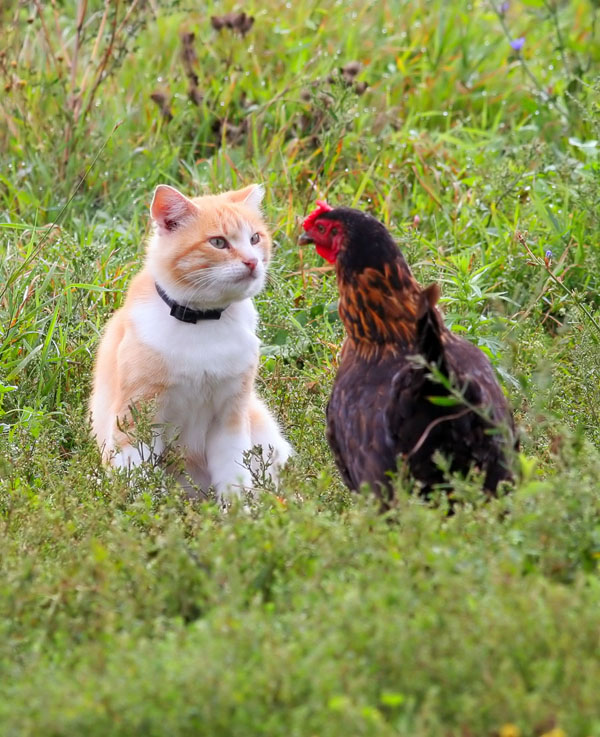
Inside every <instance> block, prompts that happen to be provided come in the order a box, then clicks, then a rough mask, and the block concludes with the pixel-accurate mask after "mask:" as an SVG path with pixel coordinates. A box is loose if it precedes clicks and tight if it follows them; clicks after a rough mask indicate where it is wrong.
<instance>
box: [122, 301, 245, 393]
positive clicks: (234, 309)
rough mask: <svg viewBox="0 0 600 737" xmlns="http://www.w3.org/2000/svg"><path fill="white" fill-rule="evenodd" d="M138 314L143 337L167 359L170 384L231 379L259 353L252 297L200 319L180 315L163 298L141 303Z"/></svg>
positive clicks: (136, 322) (135, 312)
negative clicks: (215, 317) (173, 313)
mask: <svg viewBox="0 0 600 737" xmlns="http://www.w3.org/2000/svg"><path fill="white" fill-rule="evenodd" d="M132 318H133V324H134V326H135V330H136V333H137V335H138V337H139V339H140V340H142V341H143V342H144V343H145V344H146V345H148V346H149V347H150V348H152V349H153V350H154V351H156V352H157V353H158V354H159V355H160V356H161V357H162V359H163V361H164V362H165V365H166V366H167V368H168V376H169V384H170V385H176V384H179V383H180V382H184V383H186V384H189V385H190V389H191V388H192V386H193V385H196V386H195V387H194V388H200V387H199V386H198V385H199V384H204V383H206V384H208V385H210V384H213V383H215V382H216V383H219V381H225V382H227V380H228V379H234V378H235V377H237V376H243V375H245V374H246V373H247V372H248V370H249V369H251V368H252V367H253V366H254V365H255V364H256V361H257V359H258V350H259V340H258V338H257V337H256V335H255V332H254V331H255V328H256V310H255V308H254V305H253V304H252V302H251V301H250V300H249V299H248V300H244V301H242V302H236V303H234V304H232V305H230V307H229V308H228V309H227V310H226V311H225V312H223V314H222V315H221V318H220V319H219V320H199V321H198V322H197V323H195V324H194V323H185V322H181V321H180V320H176V319H175V318H174V317H172V316H171V315H170V314H169V309H168V307H167V305H165V304H164V302H163V301H162V300H160V298H158V300H152V301H151V302H149V303H140V304H139V305H136V306H135V307H134V308H133V310H132ZM207 388H208V386H207Z"/></svg>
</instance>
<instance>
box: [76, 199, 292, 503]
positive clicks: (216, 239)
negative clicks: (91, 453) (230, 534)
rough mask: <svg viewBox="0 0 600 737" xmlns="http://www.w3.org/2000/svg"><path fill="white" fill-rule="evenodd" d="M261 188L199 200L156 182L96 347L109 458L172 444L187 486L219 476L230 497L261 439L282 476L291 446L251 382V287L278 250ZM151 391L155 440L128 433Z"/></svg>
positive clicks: (96, 417)
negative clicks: (130, 271) (119, 302)
mask: <svg viewBox="0 0 600 737" xmlns="http://www.w3.org/2000/svg"><path fill="white" fill-rule="evenodd" d="M263 196H264V188H263V187H262V185H250V186H248V187H245V188H244V189H240V190H237V191H231V192H224V193H222V194H217V195H207V196H204V197H196V198H192V199H190V198H188V197H186V196H185V195H183V194H181V192H179V191H178V190H177V189H175V188H173V187H170V186H167V185H159V186H158V187H157V188H156V190H155V192H154V198H153V200H152V204H151V207H150V214H151V217H152V221H153V226H154V228H153V233H152V236H151V237H150V239H149V242H148V247H147V254H146V260H145V264H144V267H143V269H142V270H141V271H140V273H139V274H138V275H137V276H136V277H134V279H133V281H132V283H131V285H130V287H129V290H128V292H127V297H126V299H125V303H124V305H123V307H121V309H119V310H118V311H117V312H116V313H115V314H114V315H113V316H112V318H111V319H110V320H109V322H108V324H107V326H106V329H105V331H104V334H103V337H102V339H101V341H100V345H99V347H98V352H97V356H96V363H95V369H94V381H93V390H92V394H91V397H90V403H89V409H90V415H91V423H92V431H93V434H94V435H95V437H96V440H97V442H98V444H99V446H100V448H101V451H102V454H103V459H104V461H105V462H107V463H110V464H112V465H113V466H116V467H127V466H132V465H138V464H140V463H141V462H142V461H143V460H145V459H148V458H149V457H153V458H156V457H160V456H161V454H162V453H163V452H164V451H165V449H166V448H167V447H168V446H170V445H172V444H173V443H175V444H176V445H177V447H179V448H180V449H181V452H182V454H183V457H184V460H185V467H186V474H185V475H184V477H185V478H187V477H189V479H191V481H192V482H193V484H192V485H191V486H190V485H189V481H188V483H187V488H188V490H189V491H193V489H194V487H199V488H200V489H201V490H203V491H206V490H207V489H208V487H209V486H212V487H213V488H214V490H215V492H216V495H217V498H218V499H219V500H221V501H223V500H227V499H229V498H231V497H232V496H239V495H240V493H241V491H242V489H244V488H249V487H251V486H252V474H251V471H250V470H249V469H248V468H247V467H246V466H245V465H244V463H243V456H244V454H245V452H247V451H249V450H250V449H252V448H253V446H255V445H260V446H262V453H263V459H264V461H265V464H266V465H267V466H268V472H269V473H270V475H271V476H272V478H273V479H274V480H277V478H278V474H279V470H280V468H281V466H282V465H283V464H284V463H285V461H286V460H287V459H288V457H289V456H290V454H291V452H292V449H291V446H290V445H289V443H288V442H287V441H286V440H285V438H284V437H283V435H282V433H281V430H280V428H279V426H278V424H277V422H276V420H275V419H274V418H273V416H272V415H271V414H270V412H269V410H268V409H267V407H266V406H265V404H264V403H263V402H262V400H261V399H259V397H258V396H257V394H256V391H255V389H254V381H255V376H256V371H257V367H258V357H259V340H258V338H257V336H256V324H257V313H256V309H255V307H254V304H253V303H252V297H253V296H255V295H256V294H258V292H260V290H261V289H262V288H263V286H264V284H265V278H266V269H267V265H268V262H269V259H270V255H271V238H270V235H269V232H268V229H267V226H266V225H265V222H264V220H263V218H262V216H261V211H260V205H261V202H262V198H263ZM150 401H151V402H152V405H151V406H152V413H153V417H152V419H153V426H154V427H155V428H158V431H157V432H156V437H155V438H154V440H153V447H152V448H150V447H147V446H145V445H143V444H140V443H138V442H135V441H134V442H133V443H132V433H131V432H130V430H129V429H128V427H130V426H131V425H132V423H134V422H135V418H136V411H135V410H136V408H137V407H140V406H142V405H144V404H145V403H148V402H150ZM138 417H139V415H138ZM255 462H256V459H255ZM269 462H270V463H271V465H268V464H269ZM184 477H182V483H183V484H184V486H185V485H186V482H185V480H184Z"/></svg>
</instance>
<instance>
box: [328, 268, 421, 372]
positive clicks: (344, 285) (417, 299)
mask: <svg viewBox="0 0 600 737" xmlns="http://www.w3.org/2000/svg"><path fill="white" fill-rule="evenodd" d="M338 283H339V289H340V302H339V312H340V317H341V319H342V322H343V323H344V327H345V329H346V333H347V336H348V340H349V342H350V343H351V344H352V345H353V346H354V348H355V349H356V350H357V351H358V353H359V354H360V355H363V356H364V357H365V358H368V357H370V356H372V355H374V354H376V353H381V352H387V351H392V352H394V353H398V352H406V351H407V350H409V349H410V348H412V347H414V346H415V345H416V343H417V337H418V336H417V326H418V321H419V317H420V314H421V312H422V310H421V305H422V303H423V299H424V297H423V294H424V291H423V289H422V288H421V286H420V285H419V283H418V282H417V281H416V279H415V278H414V277H413V275H412V273H411V271H410V269H409V267H408V265H407V264H406V261H404V258H403V257H402V256H401V255H400V254H399V258H398V259H397V260H394V261H393V262H386V263H385V264H383V266H382V268H381V269H378V268H373V267H369V268H366V269H364V270H362V271H360V272H354V273H350V274H348V273H347V272H346V273H345V272H344V271H343V270H338Z"/></svg>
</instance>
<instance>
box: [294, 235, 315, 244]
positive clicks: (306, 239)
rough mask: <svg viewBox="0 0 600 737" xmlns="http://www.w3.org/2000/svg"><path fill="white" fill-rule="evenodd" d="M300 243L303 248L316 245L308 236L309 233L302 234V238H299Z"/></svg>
mask: <svg viewBox="0 0 600 737" xmlns="http://www.w3.org/2000/svg"><path fill="white" fill-rule="evenodd" d="M298 243H299V244H300V245H301V246H306V245H308V244H309V243H314V240H313V239H312V238H311V237H310V236H309V235H308V233H302V235H301V236H300V238H298Z"/></svg>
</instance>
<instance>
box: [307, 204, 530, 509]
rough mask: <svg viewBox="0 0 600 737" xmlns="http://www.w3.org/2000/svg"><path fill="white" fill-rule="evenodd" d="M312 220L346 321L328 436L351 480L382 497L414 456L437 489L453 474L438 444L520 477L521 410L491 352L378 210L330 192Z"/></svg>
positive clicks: (452, 455)
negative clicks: (511, 401) (517, 424)
mask: <svg viewBox="0 0 600 737" xmlns="http://www.w3.org/2000/svg"><path fill="white" fill-rule="evenodd" d="M318 205H319V206H318V208H317V210H315V212H313V213H312V214H311V215H309V216H308V217H307V218H306V220H305V222H304V230H305V231H306V233H305V234H304V235H303V236H301V241H302V242H304V243H314V244H315V245H316V249H317V251H318V252H319V254H320V255H321V256H323V257H324V258H326V259H327V260H328V261H330V262H331V263H335V268H336V274H337V280H338V287H339V292H340V301H339V311H340V316H341V318H342V322H343V323H344V327H345V329H346V334H347V337H346V340H345V342H344V345H343V348H342V354H341V361H340V367H339V370H338V374H337V377H336V379H335V383H334V386H333V391H332V394H331V399H330V401H329V404H328V407H327V438H328V440H329V445H330V446H331V449H332V451H333V454H334V456H335V460H336V463H337V466H338V468H339V470H340V473H341V474H342V477H343V479H344V481H345V483H346V484H347V486H348V487H349V488H350V489H358V488H359V487H360V486H361V484H363V483H367V484H369V485H370V486H371V487H372V488H373V490H374V491H375V492H376V493H377V494H378V496H379V497H380V498H381V499H382V501H383V502H387V500H388V499H389V497H390V493H391V484H390V478H389V472H390V471H395V470H396V469H397V468H398V462H399V459H400V463H401V464H404V465H406V466H408V469H409V470H410V472H411V473H412V474H413V476H414V477H415V478H416V479H417V480H418V481H420V482H421V485H422V492H423V493H424V494H427V492H428V491H430V490H431V488H432V487H433V486H434V485H435V484H441V483H443V482H444V473H443V471H442V470H441V469H440V468H439V466H438V465H437V464H436V463H435V461H434V460H433V458H432V456H433V455H434V453H435V452H436V451H439V452H440V453H441V454H442V455H443V456H445V457H446V458H447V459H448V461H449V463H450V470H451V471H460V472H467V471H468V470H469V469H470V468H471V467H472V466H476V467H478V468H479V469H480V470H482V471H483V472H484V473H485V480H484V486H485V488H486V490H488V491H489V492H494V491H495V490H496V487H497V485H498V483H499V482H500V481H502V480H503V479H510V478H511V472H510V468H509V463H508V458H507V456H509V455H510V454H511V453H512V451H513V449H514V448H515V447H516V441H515V432H514V423H513V419H512V414H511V412H510V409H509V407H508V404H507V402H506V399H505V397H504V394H503V393H502V390H501V389H500V386H499V385H498V382H497V380H496V377H495V375H494V371H493V369H492V366H491V364H490V362H489V361H488V359H487V357H486V356H485V355H484V354H483V353H482V351H481V350H479V348H477V347H476V346H474V345H472V344H471V343H469V342H468V341H466V340H464V339H463V338H460V337H458V336H457V335H455V334H454V333H452V332H450V331H449V330H448V328H446V326H445V325H444V322H443V320H442V317H441V315H440V313H439V311H438V309H437V307H436V303H437V300H438V298H439V289H438V287H437V285H435V284H434V285H432V286H430V287H428V288H426V289H423V288H422V287H421V286H420V285H419V284H418V283H417V282H416V280H415V279H414V277H413V275H412V273H411V271H410V269H409V267H408V265H407V263H406V261H405V260H404V257H403V256H402V253H401V252H400V250H399V248H398V246H397V245H396V243H395V242H394V240H393V239H392V237H391V236H390V234H389V233H388V231H387V230H386V228H385V227H384V226H383V225H382V223H380V222H379V221H378V220H375V218H373V217H371V216H370V215H366V214H365V213H362V212H360V211H358V210H352V209H350V208H346V207H340V208H336V209H331V208H330V207H329V206H328V205H326V204H325V203H318Z"/></svg>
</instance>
